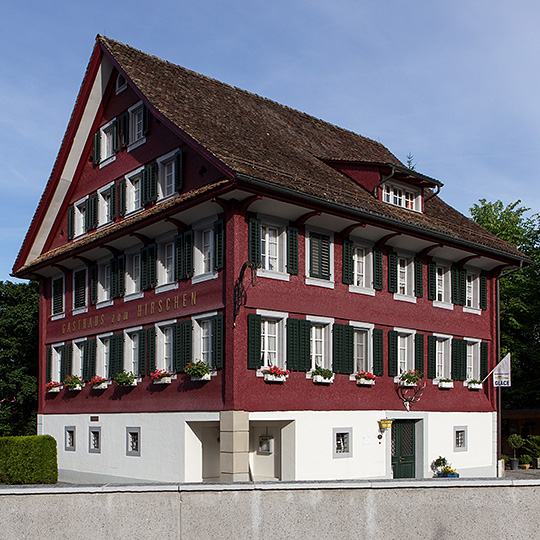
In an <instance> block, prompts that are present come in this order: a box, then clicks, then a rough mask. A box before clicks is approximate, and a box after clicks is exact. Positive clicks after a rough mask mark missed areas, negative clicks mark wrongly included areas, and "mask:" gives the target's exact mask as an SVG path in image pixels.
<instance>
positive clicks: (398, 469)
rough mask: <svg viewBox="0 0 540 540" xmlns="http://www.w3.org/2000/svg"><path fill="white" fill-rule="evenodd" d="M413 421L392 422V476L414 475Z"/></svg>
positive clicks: (407, 476)
mask: <svg viewBox="0 0 540 540" xmlns="http://www.w3.org/2000/svg"><path fill="white" fill-rule="evenodd" d="M415 439H416V437H415V422H412V421H411V420H394V422H393V423H392V472H393V477H394V478H414V477H415V475H416V467H415V462H416V455H415V447H416V441H415Z"/></svg>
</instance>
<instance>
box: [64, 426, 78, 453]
mask: <svg viewBox="0 0 540 540" xmlns="http://www.w3.org/2000/svg"><path fill="white" fill-rule="evenodd" d="M76 433H77V431H76V428H75V426H65V427H64V450H65V451H66V452H75V451H76V449H77V447H76Z"/></svg>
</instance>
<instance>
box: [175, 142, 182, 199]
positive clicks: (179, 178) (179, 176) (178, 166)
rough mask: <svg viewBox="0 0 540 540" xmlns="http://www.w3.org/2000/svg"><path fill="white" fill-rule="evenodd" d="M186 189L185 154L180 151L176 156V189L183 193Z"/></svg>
mask: <svg viewBox="0 0 540 540" xmlns="http://www.w3.org/2000/svg"><path fill="white" fill-rule="evenodd" d="M183 187H184V152H183V151H182V150H179V151H178V152H176V154H175V155H174V189H175V191H182V189H183Z"/></svg>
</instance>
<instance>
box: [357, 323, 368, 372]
mask: <svg viewBox="0 0 540 540" xmlns="http://www.w3.org/2000/svg"><path fill="white" fill-rule="evenodd" d="M353 358H354V370H355V371H356V372H358V371H368V372H373V358H372V356H371V351H370V347H369V330H367V329H364V328H354V331H353Z"/></svg>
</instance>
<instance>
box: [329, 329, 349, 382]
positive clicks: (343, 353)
mask: <svg viewBox="0 0 540 540" xmlns="http://www.w3.org/2000/svg"><path fill="white" fill-rule="evenodd" d="M333 338H334V343H333V360H334V363H333V371H334V373H352V372H353V340H354V328H353V327H352V326H349V325H345V324H337V323H335V324H334V325H333Z"/></svg>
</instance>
